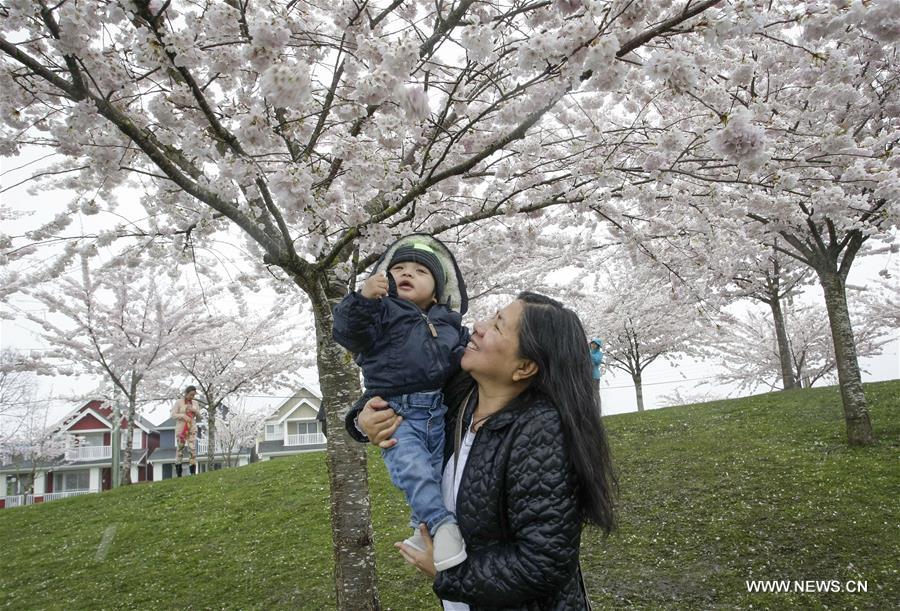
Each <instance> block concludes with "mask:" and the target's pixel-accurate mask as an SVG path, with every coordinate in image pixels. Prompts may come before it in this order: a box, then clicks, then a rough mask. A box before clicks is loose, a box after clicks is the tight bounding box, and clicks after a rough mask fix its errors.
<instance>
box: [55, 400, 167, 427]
mask: <svg viewBox="0 0 900 611" xmlns="http://www.w3.org/2000/svg"><path fill="white" fill-rule="evenodd" d="M112 412H113V410H112V408H111V407H109V406H107V405H104V404H103V402H102V401H100V400H99V399H92V400H90V401H88V402H87V403H85V404H84V405H82V406H80V407H77V408H75V409H73V410H72V411H70V412H69V413H68V414H66V415H65V416H63V418H62V419H61V420H60V421H59V422H58V423H57V425H56V430H58V431H67V430H69V429H70V428H71V427H72V426H74V425H75V424H76V423H77V422H78V421H80V420H81V419H82V418H84V417H85V416H87V415H92V416H93V417H94V418H96V419H97V420H99V421H100V423H101V424H103V425H104V426H106V427H107V428H110V429H111V428H112V420H111V417H112ZM122 419H123V420H124V419H125V414H124V413H123V414H122ZM134 424H135V426H136V427H137V428H139V429H141V430H143V431H144V432H145V433H148V434H149V433H150V432H151V431H153V428H154V427H153V424H152V423H150V421H148V420H146V419H145V418H143V417H141V416H135V419H134Z"/></svg>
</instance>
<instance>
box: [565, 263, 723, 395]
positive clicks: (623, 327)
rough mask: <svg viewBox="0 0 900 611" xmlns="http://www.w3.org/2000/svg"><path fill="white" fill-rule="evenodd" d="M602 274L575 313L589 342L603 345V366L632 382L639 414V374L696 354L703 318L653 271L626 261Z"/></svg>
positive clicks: (673, 283) (678, 288) (677, 285)
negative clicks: (662, 362) (598, 341)
mask: <svg viewBox="0 0 900 611" xmlns="http://www.w3.org/2000/svg"><path fill="white" fill-rule="evenodd" d="M606 268H607V270H608V272H607V273H606V274H600V275H598V276H597V278H596V280H595V284H594V286H593V290H591V291H589V292H587V294H586V296H585V298H584V299H583V300H582V301H581V302H580V303H579V306H578V310H579V314H580V315H581V317H582V321H583V322H584V325H585V328H586V330H587V331H588V336H589V337H599V338H601V339H603V341H604V345H603V360H604V362H605V363H606V366H607V367H611V368H613V369H618V370H620V371H624V372H625V373H627V374H628V375H630V376H631V379H632V381H633V382H634V391H635V395H636V398H637V408H638V411H639V412H642V411H644V393H643V373H644V371H645V370H646V369H647V368H648V367H649V366H650V365H652V364H653V363H655V362H657V361H658V360H667V361H670V362H674V361H677V360H678V359H679V358H681V357H682V356H684V355H688V354H697V353H698V350H697V345H696V344H697V339H698V338H699V337H700V335H701V333H702V330H703V325H705V324H708V321H707V316H706V315H704V313H703V309H702V307H701V305H700V304H699V303H698V302H697V301H696V300H695V299H693V297H692V296H691V294H690V293H689V292H686V291H685V290H684V285H683V284H682V283H681V282H680V281H678V280H677V279H675V278H670V279H666V278H665V277H664V276H663V274H662V273H661V271H660V270H659V269H658V268H654V267H652V266H649V265H643V266H639V265H635V264H634V263H633V262H629V261H628V260H627V259H625V258H621V259H618V260H614V261H611V262H609V263H607V265H606Z"/></svg>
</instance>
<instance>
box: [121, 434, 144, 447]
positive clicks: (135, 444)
mask: <svg viewBox="0 0 900 611" xmlns="http://www.w3.org/2000/svg"><path fill="white" fill-rule="evenodd" d="M127 438H128V429H122V432H121V433H119V444H120V447H121V448H122V449H123V450H124V449H125V445H126V443H125V440H126V439H127ZM131 447H132V448H134V449H136V450H140V449H141V430H140V429H134V437H133V438H132V440H131Z"/></svg>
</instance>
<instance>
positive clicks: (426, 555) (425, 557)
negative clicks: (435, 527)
mask: <svg viewBox="0 0 900 611" xmlns="http://www.w3.org/2000/svg"><path fill="white" fill-rule="evenodd" d="M419 532H420V533H422V540H423V541H424V542H425V551H424V552H420V551H419V550H417V549H415V548H413V547H410V546H408V545H407V544H406V543H394V547H396V548H397V549H398V550H400V555H401V556H403V559H404V560H406V561H407V562H408V563H410V564H411V565H413V566H414V567H416V568H417V569H419V571H421V572H422V573H425V574H426V575H428V576H429V577H431V578H432V579H434V577H435V575H437V569H436V568H434V543H433V542H432V541H431V535H429V534H428V527H427V526H426V525H425V524H419Z"/></svg>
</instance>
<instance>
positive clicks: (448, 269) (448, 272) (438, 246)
mask: <svg viewBox="0 0 900 611" xmlns="http://www.w3.org/2000/svg"><path fill="white" fill-rule="evenodd" d="M413 244H418V245H420V246H421V245H424V246H427V247H429V248H430V249H431V250H432V252H433V254H434V255H435V256H436V257H437V259H438V261H440V263H441V265H442V266H443V268H444V277H445V282H444V289H443V291H442V293H441V301H440V303H441V304H443V305H445V306H447V307H448V308H450V309H451V310H455V311H457V312H459V313H460V314H465V313H466V310H468V309H469V296H468V295H467V294H466V284H465V282H464V281H463V277H462V272H460V271H459V265H457V264H456V258H455V257H454V256H453V253H452V252H450V249H448V248H447V247H446V246H444V243H443V242H441V241H440V240H438V239H437V238H435V237H434V236H430V235H428V234H427V233H411V234H409V235H406V236H403V237H402V238H400V239H399V240H397V241H396V242H394V243H393V244H391V245H390V246H388V248H387V250H385V251H384V253H382V255H381V257H379V259H378V262H377V263H375V267H374V269H373V270H372V274H371V275H372V276H374V275H375V274H378V273H380V272H384V273H385V275H386V276H387V277H388V285H389V287H390V289H389V291H390V294H391V295H396V294H397V287H396V286H394V279H393V278H392V277H391V275H390V274H388V264H389V263H390V262H391V259H393V257H394V253H395V252H396V251H397V249H399V248H401V247H403V246H412V245H413Z"/></svg>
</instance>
